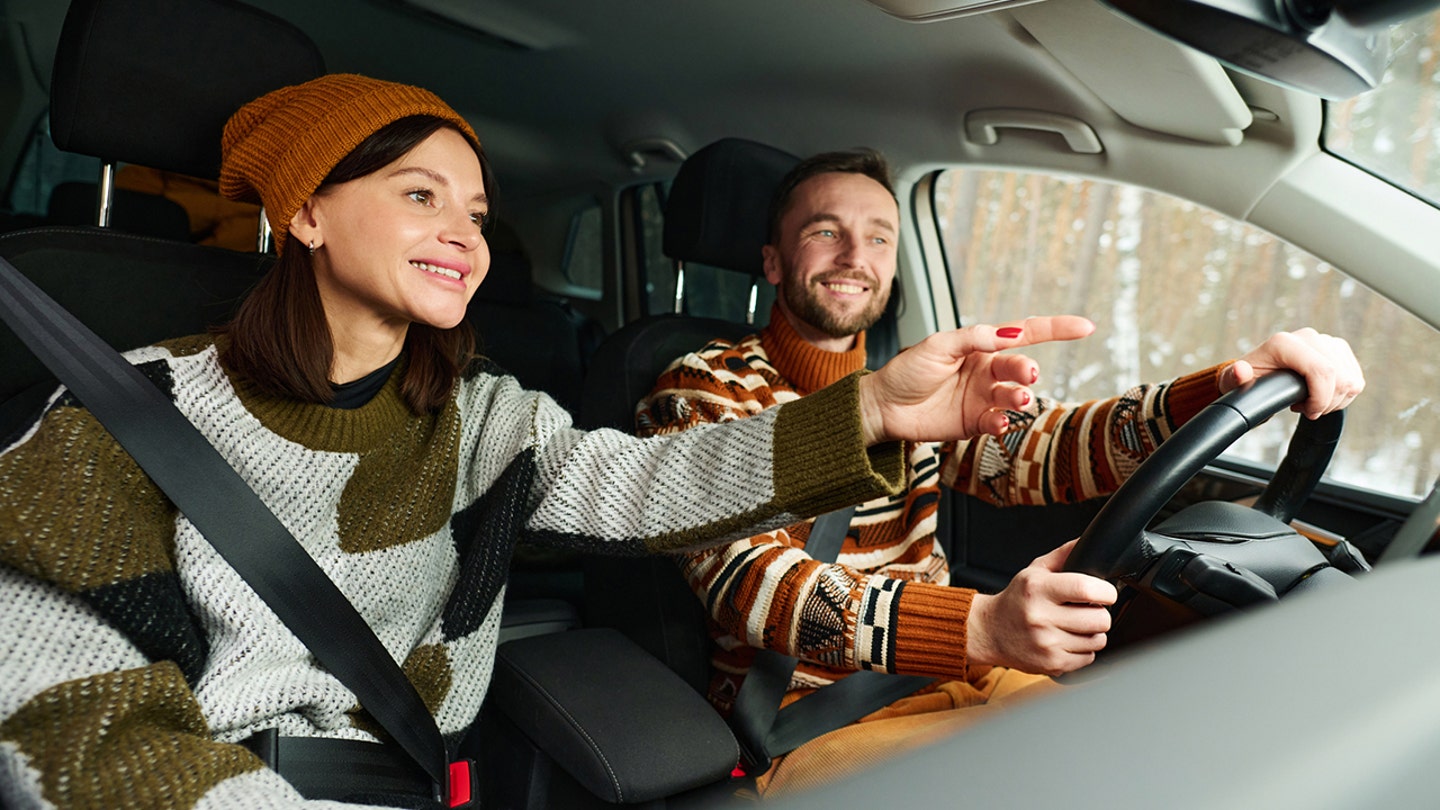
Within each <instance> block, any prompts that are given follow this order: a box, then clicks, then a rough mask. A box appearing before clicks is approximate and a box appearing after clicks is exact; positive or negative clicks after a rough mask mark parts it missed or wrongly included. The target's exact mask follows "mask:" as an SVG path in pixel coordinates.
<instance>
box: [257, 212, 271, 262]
mask: <svg viewBox="0 0 1440 810" xmlns="http://www.w3.org/2000/svg"><path fill="white" fill-rule="evenodd" d="M272 236H273V234H272V233H271V232H270V218H269V217H267V216H265V207H264V206H261V207H260V228H259V230H258V233H257V234H256V240H255V250H256V252H257V253H264V252H266V251H268V250H269V249H270V242H271V241H272V240H271V237H272Z"/></svg>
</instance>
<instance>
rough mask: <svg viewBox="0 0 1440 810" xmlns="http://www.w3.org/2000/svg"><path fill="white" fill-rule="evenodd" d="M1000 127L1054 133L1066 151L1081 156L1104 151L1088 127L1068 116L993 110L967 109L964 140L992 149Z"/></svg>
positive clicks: (1027, 111) (997, 138) (999, 108)
mask: <svg viewBox="0 0 1440 810" xmlns="http://www.w3.org/2000/svg"><path fill="white" fill-rule="evenodd" d="M1002 127H1003V128H1008V129H1032V130H1039V131H1041V132H1054V133H1055V134H1057V135H1059V136H1060V137H1062V138H1064V139H1065V145H1066V146H1068V147H1070V151H1072V152H1076V153H1078V154H1082V155H1098V154H1100V153H1101V152H1104V151H1105V148H1104V147H1102V146H1101V145H1100V137H1099V136H1098V135H1096V134H1095V130H1093V129H1091V128H1090V125H1089V124H1087V123H1085V122H1084V121H1081V120H1080V119H1078V118H1071V117H1070V116H1068V115H1059V114H1057V113H1052V112H1043V111H1041V110H1019V109H1009V108H1004V107H996V108H993V109H988V110H971V111H970V112H969V113H967V114H966V116H965V137H967V138H969V139H970V142H971V143H976V144H980V145H982V146H994V145H995V144H997V143H999V142H1000V129H1001V128H1002Z"/></svg>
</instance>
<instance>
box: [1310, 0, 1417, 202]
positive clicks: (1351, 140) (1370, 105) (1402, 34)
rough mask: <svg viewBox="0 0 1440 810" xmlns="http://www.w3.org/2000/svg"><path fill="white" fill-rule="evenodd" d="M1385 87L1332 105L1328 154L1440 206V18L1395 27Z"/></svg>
mask: <svg viewBox="0 0 1440 810" xmlns="http://www.w3.org/2000/svg"><path fill="white" fill-rule="evenodd" d="M1390 37H1391V51H1392V54H1393V56H1392V58H1391V62H1390V66H1389V67H1388V68H1387V69H1386V71H1385V78H1384V80H1383V81H1381V83H1380V86H1379V87H1377V88H1375V89H1374V90H1371V91H1370V92H1368V93H1363V94H1361V95H1359V96H1357V97H1355V98H1353V99H1349V100H1347V101H1343V102H1331V103H1329V104H1327V105H1326V122H1325V148H1326V149H1328V150H1329V151H1331V152H1333V153H1335V154H1336V155H1339V156H1340V157H1343V158H1345V159H1346V160H1349V161H1351V162H1353V163H1355V164H1356V165H1359V166H1361V167H1363V168H1365V169H1368V170H1370V171H1372V172H1374V173H1375V174H1377V175H1379V176H1381V177H1383V178H1385V179H1386V180H1389V181H1390V182H1392V183H1395V184H1396V185H1399V186H1401V187H1403V188H1406V189H1408V190H1410V191H1411V192H1413V193H1415V194H1417V195H1419V196H1421V197H1424V198H1426V199H1428V200H1430V201H1431V202H1437V203H1440V127H1437V126H1436V122H1437V118H1440V115H1437V108H1440V12H1436V13H1434V14H1429V15H1427V16H1424V17H1419V18H1417V19H1414V20H1410V21H1408V22H1406V23H1403V24H1401V25H1397V26H1395V27H1394V28H1393V29H1391V31H1390Z"/></svg>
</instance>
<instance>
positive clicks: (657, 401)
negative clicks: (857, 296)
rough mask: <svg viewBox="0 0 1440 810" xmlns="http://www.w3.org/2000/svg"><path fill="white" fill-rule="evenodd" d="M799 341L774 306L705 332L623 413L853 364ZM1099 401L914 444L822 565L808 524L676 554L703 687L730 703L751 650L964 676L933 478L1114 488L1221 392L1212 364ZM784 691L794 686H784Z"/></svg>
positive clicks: (807, 377)
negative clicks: (700, 630) (690, 604)
mask: <svg viewBox="0 0 1440 810" xmlns="http://www.w3.org/2000/svg"><path fill="white" fill-rule="evenodd" d="M864 338H865V336H864V334H863V333H862V334H861V335H859V336H858V340H857V345H856V346H855V348H854V349H852V350H851V351H849V352H827V351H823V350H821V349H818V348H816V347H815V346H813V345H811V344H810V343H808V342H806V341H805V340H804V339H803V338H801V337H800V336H799V335H798V334H797V333H796V332H795V331H794V329H793V328H791V326H790V325H789V323H788V321H786V319H785V316H784V315H783V314H782V313H781V312H780V310H779V309H778V308H777V309H774V310H773V312H772V314H771V318H770V325H769V326H768V327H766V328H765V330H764V331H762V332H760V333H759V334H755V335H751V336H749V337H747V338H745V339H743V340H741V341H739V342H738V343H735V344H731V343H727V342H724V341H715V342H712V343H710V344H708V345H706V346H705V347H703V348H702V349H700V350H699V351H698V352H695V353H692V354H689V355H686V356H684V357H681V358H680V359H678V360H676V361H675V362H674V363H673V364H671V365H670V367H669V368H668V369H667V370H666V371H665V372H664V373H663V374H661V376H660V379H659V380H658V381H657V382H656V384H655V388H654V390H653V391H652V392H651V394H650V396H649V397H648V398H647V399H646V400H644V401H642V402H641V403H640V405H639V406H638V408H637V411H636V423H637V427H638V432H639V433H640V435H645V436H650V435H659V434H674V433H678V432H681V431H684V430H687V429H689V428H692V427H695V426H697V425H702V424H707V423H715V422H727V421H731V420H736V419H743V418H746V417H751V416H754V415H756V414H760V413H763V412H765V411H766V410H767V409H769V408H771V407H773V406H776V405H781V404H784V403H787V402H793V401H796V400H799V399H800V398H801V397H806V398H807V399H808V395H810V394H811V392H814V391H818V390H820V389H821V388H823V387H824V386H825V385H827V384H829V383H830V382H832V381H834V380H836V379H839V378H841V377H843V376H845V375H846V374H850V373H853V372H854V371H855V370H856V369H859V368H862V367H863V366H864V364H865V342H864ZM1220 368H1221V367H1219V366H1217V367H1215V368H1211V369H1207V370H1205V371H1201V372H1197V373H1195V374H1191V375H1189V376H1185V377H1180V378H1179V379H1177V380H1174V381H1172V382H1169V383H1166V384H1162V385H1148V386H1140V387H1137V388H1134V389H1131V390H1130V391H1128V392H1126V393H1125V394H1123V395H1121V396H1119V397H1115V398H1112V399H1107V400H1100V401H1094V402H1087V403H1084V404H1081V405H1067V404H1060V403H1056V402H1052V401H1049V400H1046V399H1043V398H1042V399H1040V400H1039V401H1038V403H1037V404H1036V406H1034V407H1033V409H1032V410H1031V411H1030V412H1028V413H1023V414H1022V413H1017V412H1012V413H1010V421H1011V427H1010V429H1009V430H1008V431H1007V432H1006V433H1005V435H1004V436H1002V437H1000V438H996V437H993V436H982V437H979V438H977V439H973V440H970V441H966V442H959V443H949V444H944V445H940V444H935V443H929V444H924V443H916V444H912V445H910V446H909V447H908V448H907V450H908V455H909V468H908V470H907V479H906V486H905V489H904V491H902V492H900V493H899V494H896V495H890V496H886V497H881V498H879V499H877V500H874V501H870V502H868V503H866V504H863V505H862V506H860V507H859V509H857V510H856V512H855V517H854V518H853V520H852V521H851V524H850V531H849V534H848V536H847V537H846V538H845V541H844V544H843V545H842V547H841V550H840V554H839V557H838V558H837V559H836V561H835V562H834V563H833V564H823V563H820V562H818V561H816V560H814V559H813V558H811V557H810V556H809V555H807V554H806V553H805V550H804V549H805V539H806V537H808V536H809V533H810V526H811V525H812V524H811V522H809V521H806V522H802V523H797V524H794V525H792V526H789V527H787V528H784V529H780V530H778V531H774V532H770V533H766V534H761V535H757V536H755V537H751V538H747V539H744V540H738V541H736V542H733V543H731V544H729V545H725V546H716V547H712V548H708V549H705V550H702V551H697V552H693V553H690V554H687V555H684V556H683V557H682V558H681V568H682V570H683V572H684V575H685V577H686V579H687V580H688V582H689V584H690V587H691V588H692V589H693V590H694V591H695V593H696V594H697V595H698V596H699V597H700V599H701V601H702V602H703V603H704V605H705V608H706V612H707V613H708V615H709V617H710V621H711V632H712V635H713V636H714V639H715V642H716V648H715V651H714V655H713V658H712V661H713V664H714V667H715V672H714V676H713V678H712V682H711V690H710V698H711V700H712V701H713V702H714V703H715V705H716V706H717V707H719V708H720V709H721V710H722V711H729V707H730V705H731V702H732V701H733V699H734V696H735V693H736V690H738V689H739V686H740V683H741V682H742V681H743V680H744V677H745V673H746V672H747V671H748V669H749V666H750V663H751V661H752V660H753V659H754V656H755V650H756V648H768V649H772V650H776V651H778V652H781V653H785V654H787V655H792V656H795V657H796V658H799V659H800V665H799V666H798V667H796V670H795V675H794V678H793V680H792V682H791V689H792V690H798V689H809V688H814V687H818V686H823V685H825V684H827V683H830V682H832V681H834V680H835V679H837V678H840V677H843V676H844V675H846V674H847V673H850V672H854V671H857V670H860V669H874V670H879V671H883V672H898V673H902V674H907V675H931V676H938V677H942V678H966V677H969V676H970V675H973V674H975V673H971V672H969V670H968V668H967V664H966V659H965V645H966V636H965V621H966V617H967V616H968V615H969V609H970V601H971V598H972V597H973V596H974V594H975V592H974V591H973V590H969V589H965V588H957V587H949V580H950V570H949V567H948V565H947V563H946V560H945V555H944V552H943V550H942V549H941V547H940V546H939V545H938V544H937V543H936V542H935V525H936V524H935V516H936V508H937V504H938V501H939V493H940V489H939V488H940V486H941V485H942V484H943V485H945V486H949V487H952V488H954V489H956V490H958V491H960V492H964V493H967V494H969V495H974V496H977V497H979V498H982V499H984V500H986V501H988V502H990V503H992V504H996V505H999V506H1006V505H1012V504H1046V503H1061V502H1066V503H1068V502H1075V501H1080V500H1084V499H1087V498H1093V497H1096V496H1099V495H1104V494H1108V493H1110V492H1113V491H1114V490H1115V489H1116V488H1117V487H1118V486H1119V485H1120V483H1121V482H1122V481H1124V480H1125V478H1126V477H1127V476H1129V474H1130V473H1131V472H1132V471H1133V470H1134V469H1135V467H1137V466H1138V465H1139V464H1140V462H1141V461H1143V460H1144V459H1145V457H1146V456H1148V455H1149V454H1150V453H1151V452H1152V451H1153V450H1154V449H1155V447H1156V446H1157V445H1158V444H1159V443H1160V442H1161V441H1163V440H1164V439H1165V438H1167V437H1168V436H1169V435H1170V434H1171V433H1172V432H1174V431H1175V430H1176V429H1177V428H1178V427H1179V426H1180V425H1181V424H1183V423H1184V422H1185V421H1186V420H1188V419H1190V418H1191V417H1192V416H1194V415H1195V414H1196V413H1198V412H1199V411H1200V409H1202V408H1203V407H1204V406H1205V405H1207V404H1209V402H1210V401H1212V400H1213V399H1215V398H1216V397H1217V396H1219V393H1220V392H1219V388H1218V379H1219V369H1220ZM792 697H794V695H792Z"/></svg>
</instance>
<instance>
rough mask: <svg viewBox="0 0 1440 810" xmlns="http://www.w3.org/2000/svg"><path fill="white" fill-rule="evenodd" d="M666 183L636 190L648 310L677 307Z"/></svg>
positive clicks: (643, 279) (651, 312)
mask: <svg viewBox="0 0 1440 810" xmlns="http://www.w3.org/2000/svg"><path fill="white" fill-rule="evenodd" d="M664 193H665V187H664V186H663V185H661V184H659V183H654V184H651V185H647V186H641V187H640V188H639V189H638V190H637V193H636V202H637V203H638V204H637V206H636V208H637V211H638V214H639V217H640V226H639V229H638V230H639V232H640V251H639V255H640V269H641V272H642V273H643V274H644V275H643V278H642V279H641V284H643V285H644V300H645V312H646V313H647V314H650V315H654V314H657V313H663V312H674V311H675V263H674V262H672V261H670V258H669V257H668V256H666V255H665V247H664V241H665V201H664V197H663V195H664Z"/></svg>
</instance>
